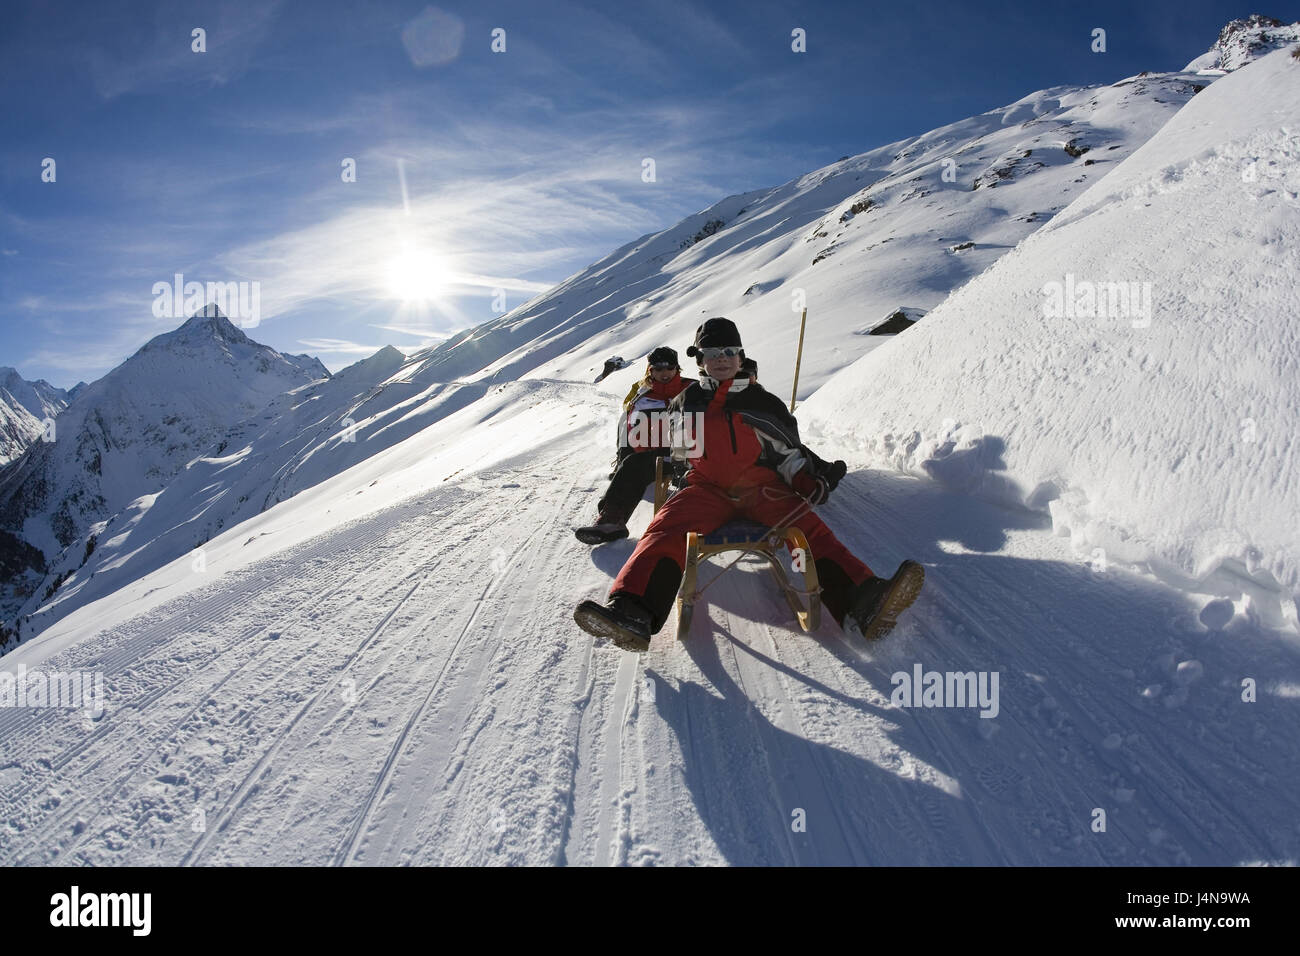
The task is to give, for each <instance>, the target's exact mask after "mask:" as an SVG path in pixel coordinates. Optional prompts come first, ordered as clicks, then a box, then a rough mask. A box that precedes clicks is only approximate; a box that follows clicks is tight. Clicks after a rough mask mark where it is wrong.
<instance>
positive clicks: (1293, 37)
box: [1184, 13, 1300, 73]
mask: <svg viewBox="0 0 1300 956" xmlns="http://www.w3.org/2000/svg"><path fill="white" fill-rule="evenodd" d="M1292 43H1300V22H1297V23H1291V24H1286V23H1283V22H1282V21H1281V20H1277V19H1274V18H1273V17H1266V16H1263V15H1261V14H1258V13H1252V14H1251V15H1250V16H1248V17H1246V18H1245V19H1242V20H1233V21H1231V22H1230V23H1229V24H1228V25H1227V26H1225V27H1224V28H1223V29H1222V30H1220V31H1219V38H1218V39H1217V40H1215V41H1214V46H1212V47H1210V49H1209V50H1208V51H1207V52H1205V53H1203V54H1201V55H1200V56H1198V57H1197V58H1196V59H1195V60H1193V61H1192V62H1191V63H1188V64H1187V66H1186V67H1185V68H1184V71H1185V72H1188V73H1191V72H1196V71H1199V70H1221V71H1223V72H1226V73H1230V72H1232V71H1233V70H1237V69H1240V68H1241V67H1243V66H1245V65H1246V64H1247V63H1249V62H1251V61H1252V60H1257V59H1259V58H1260V57H1261V56H1264V55H1265V54H1267V53H1271V52H1272V51H1274V50H1276V49H1278V48H1279V47H1284V46H1287V45H1288V44H1292Z"/></svg>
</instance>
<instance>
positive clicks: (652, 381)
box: [574, 345, 686, 544]
mask: <svg viewBox="0 0 1300 956" xmlns="http://www.w3.org/2000/svg"><path fill="white" fill-rule="evenodd" d="M685 388H686V382H685V381H684V380H683V379H682V368H681V365H679V364H678V361H677V353H676V352H675V351H674V350H673V349H670V348H668V347H667V346H666V345H664V346H660V347H659V348H657V349H655V350H654V351H653V352H651V353H650V357H649V359H648V360H647V362H646V370H645V376H644V378H642V379H641V381H639V382H638V383H637V384H636V385H634V386H632V390H631V391H630V392H628V394H627V397H626V398H625V399H624V400H623V417H622V418H621V419H620V420H619V453H618V468H617V469H616V470H615V472H614V476H613V478H612V479H611V480H610V483H609V489H608V490H607V491H606V492H605V494H604V495H602V496H601V499H600V503H599V504H598V505H597V506H596V509H597V511H598V512H599V514H598V515H597V517H596V523H595V524H592V525H587V526H586V527H582V528H576V529H574V534H575V535H576V536H577V538H578V540H579V541H581V542H583V543H584V544H604V543H605V542H606V541H616V540H618V539H619V538H626V537H627V519H628V518H630V517H631V516H632V512H633V511H635V510H636V506H637V503H638V502H640V500H641V498H642V497H643V496H644V495H645V491H646V488H648V487H649V486H650V483H651V482H652V481H654V480H655V459H656V458H658V457H660V456H662V455H667V454H669V453H670V452H671V448H670V447H669V446H668V445H667V444H666V443H663V442H664V440H665V439H666V436H667V433H668V429H667V427H666V426H667V421H666V419H665V418H663V417H662V416H663V415H664V414H665V413H666V412H667V409H668V403H669V402H671V401H672V400H673V399H674V398H676V397H677V396H678V395H680V394H681V393H682V391H683V390H684V389H685ZM657 416H658V417H657Z"/></svg>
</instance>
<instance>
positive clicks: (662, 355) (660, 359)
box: [646, 345, 682, 368]
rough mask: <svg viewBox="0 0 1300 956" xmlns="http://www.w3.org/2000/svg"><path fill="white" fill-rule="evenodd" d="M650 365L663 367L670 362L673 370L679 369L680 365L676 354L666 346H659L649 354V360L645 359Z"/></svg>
mask: <svg viewBox="0 0 1300 956" xmlns="http://www.w3.org/2000/svg"><path fill="white" fill-rule="evenodd" d="M646 361H647V362H648V363H649V364H650V365H663V364H667V363H669V362H671V363H672V364H673V366H674V367H675V368H681V367H682V366H681V363H679V362H678V361H677V352H676V350H675V349H670V348H669V347H668V346H666V345H661V346H659V348H657V349H655V350H654V351H653V352H651V353H650V358H648V359H646Z"/></svg>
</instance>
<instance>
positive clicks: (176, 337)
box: [145, 305, 254, 348]
mask: <svg viewBox="0 0 1300 956" xmlns="http://www.w3.org/2000/svg"><path fill="white" fill-rule="evenodd" d="M210 340H217V341H219V342H224V343H229V344H239V345H246V344H247V345H252V344H254V343H253V341H252V339H250V338H249V337H248V336H247V335H245V334H244V333H243V332H242V331H241V330H240V329H238V328H236V327H235V325H234V324H233V323H232V322H231V321H230V320H229V319H228V318H226V317H225V316H224V315H222V314H221V310H220V309H218V308H217V307H216V306H215V305H207V306H204V307H203V308H202V309H201V310H200V311H198V312H196V313H194V315H192V316H190V317H189V318H188V319H186V320H185V322H184V324H182V325H181V326H180V327H179V328H177V329H174V330H172V331H171V332H164V333H163V334H162V335H158V336H155V337H154V338H153V339H151V340H150V341H149V343H148V345H146V346H145V348H156V347H158V346H163V345H171V344H185V345H193V344H196V343H200V342H203V341H210Z"/></svg>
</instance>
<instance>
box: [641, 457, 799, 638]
mask: <svg viewBox="0 0 1300 956" xmlns="http://www.w3.org/2000/svg"><path fill="white" fill-rule="evenodd" d="M663 463H664V460H663V459H662V458H659V459H657V460H656V461H655V512H656V513H658V511H659V509H660V508H662V507H663V505H664V502H666V501H667V500H668V496H669V493H670V492H669V482H668V479H669V476H668V475H667V474H666V473H665V472H664V467H663ZM785 545H788V546H789V547H790V549H791V552H792V553H794V549H796V548H798V549H801V550H802V553H803V560H804V571H803V590H798V589H796V588H795V587H794V585H792V584H791V583H790V578H789V577H788V576H787V575H786V573H785V566H784V565H783V564H782V563H781V559H780V557H779V556H778V552H779V551H780V550H781V548H782V547H783V546H785ZM728 551H743V552H746V553H748V554H752V555H755V556H757V557H761V558H764V559H765V560H766V561H767V570H768V571H769V572H770V573H771V575H772V578H773V580H775V581H776V585H777V587H779V588H780V589H781V593H782V594H783V595H785V600H786V603H788V604H789V605H790V610H791V611H793V612H794V616H795V619H796V620H797V621H798V622H799V626H800V627H801V628H803V629H804V631H815V630H817V628H818V627H820V626H821V611H822V605H821V585H820V584H819V583H818V581H817V566H816V564H815V563H814V560H813V553H812V549H811V548H809V547H808V539H807V538H806V537H805V536H804V533H803V531H801V530H800V529H799V528H796V527H788V528H771V529H769V528H766V527H764V526H763V525H760V524H758V523H757V522H753V521H730V522H728V523H727V524H725V525H723V526H722V527H721V528H718V530H716V531H713V532H710V533H709V534H700V533H699V532H698V531H688V532H687V533H686V568H685V573H684V574H683V575H682V587H681V591H680V592H678V595H677V639H678V640H679V641H684V640H686V636H687V635H688V634H689V633H690V630H691V617H692V615H693V613H694V611H695V602H696V600H697V598H698V597H699V595H700V592H699V569H700V562H702V561H707V560H708V559H709V558H711V557H713V556H715V555H719V554H726V553H727V552H728ZM804 597H807V599H808V604H807V606H806V607H805V605H804V602H803V598H804Z"/></svg>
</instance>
